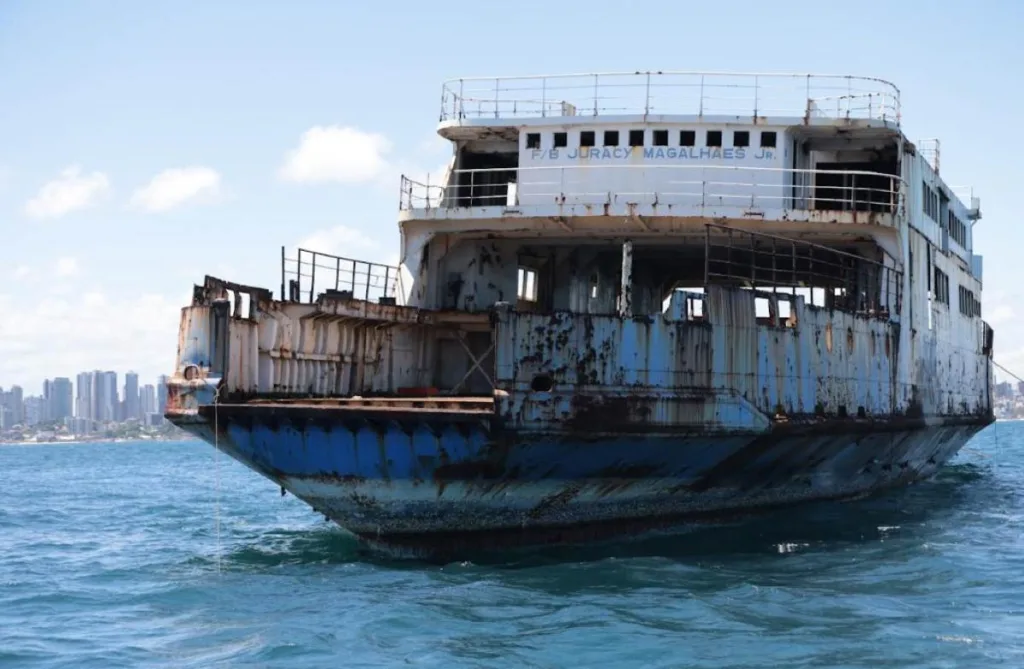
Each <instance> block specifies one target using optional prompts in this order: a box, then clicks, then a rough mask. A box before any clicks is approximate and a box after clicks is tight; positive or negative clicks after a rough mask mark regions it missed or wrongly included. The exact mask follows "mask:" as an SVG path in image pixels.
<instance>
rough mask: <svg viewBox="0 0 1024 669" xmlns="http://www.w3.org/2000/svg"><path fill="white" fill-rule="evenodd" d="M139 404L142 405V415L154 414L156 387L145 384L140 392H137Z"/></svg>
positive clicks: (155, 409)
mask: <svg viewBox="0 0 1024 669" xmlns="http://www.w3.org/2000/svg"><path fill="white" fill-rule="evenodd" d="M139 396H140V403H141V405H142V413H143V415H147V414H151V413H156V412H157V408H156V386H154V385H153V384H152V383H147V384H146V385H144V386H142V390H141V391H140V392H139Z"/></svg>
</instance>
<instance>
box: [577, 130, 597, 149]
mask: <svg viewBox="0 0 1024 669" xmlns="http://www.w3.org/2000/svg"><path fill="white" fill-rule="evenodd" d="M596 141H597V138H596V136H595V134H594V131H593V130H583V131H582V132H580V146H594V143H595V142H596Z"/></svg>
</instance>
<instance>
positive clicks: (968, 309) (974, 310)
mask: <svg viewBox="0 0 1024 669" xmlns="http://www.w3.org/2000/svg"><path fill="white" fill-rule="evenodd" d="M960 313H962V314H963V315H964V316H967V317H968V318H973V317H975V316H981V301H979V300H978V298H976V297H975V296H974V291H973V290H967V289H966V288H964V287H963V286H960Z"/></svg>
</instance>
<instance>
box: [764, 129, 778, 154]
mask: <svg viewBox="0 0 1024 669" xmlns="http://www.w3.org/2000/svg"><path fill="white" fill-rule="evenodd" d="M776 141H778V138H777V137H776V135H775V131H774V130H766V131H764V132H762V133H761V148H762V149H774V148H775V142H776Z"/></svg>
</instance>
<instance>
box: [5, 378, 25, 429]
mask: <svg viewBox="0 0 1024 669" xmlns="http://www.w3.org/2000/svg"><path fill="white" fill-rule="evenodd" d="M7 410H8V411H9V412H10V413H11V425H12V426H14V425H23V424H24V423H25V393H24V391H22V389H21V386H11V389H10V390H9V391H7Z"/></svg>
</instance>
